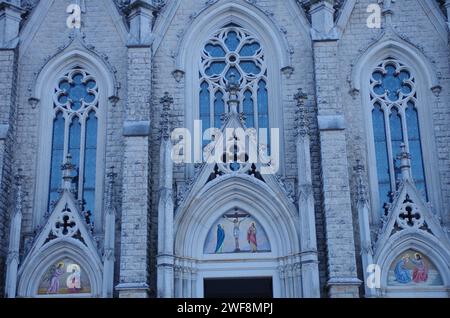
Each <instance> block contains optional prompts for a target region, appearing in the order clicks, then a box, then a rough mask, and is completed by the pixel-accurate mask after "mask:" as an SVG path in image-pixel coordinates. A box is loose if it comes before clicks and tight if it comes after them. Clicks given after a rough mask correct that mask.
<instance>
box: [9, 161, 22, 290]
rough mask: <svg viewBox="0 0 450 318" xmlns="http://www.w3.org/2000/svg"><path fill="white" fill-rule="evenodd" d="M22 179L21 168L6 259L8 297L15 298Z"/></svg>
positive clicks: (17, 179)
mask: <svg viewBox="0 0 450 318" xmlns="http://www.w3.org/2000/svg"><path fill="white" fill-rule="evenodd" d="M22 180H23V177H22V176H21V169H19V173H18V174H17V176H16V200H15V208H14V213H13V216H12V218H11V223H10V227H9V248H8V258H7V261H6V265H7V269H6V297H7V298H15V297H16V289H17V271H18V269H19V255H20V236H21V233H22V231H21V230H22V199H23V196H22Z"/></svg>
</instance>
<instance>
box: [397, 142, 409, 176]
mask: <svg viewBox="0 0 450 318" xmlns="http://www.w3.org/2000/svg"><path fill="white" fill-rule="evenodd" d="M400 148H401V149H402V151H401V153H400V154H399V155H398V156H397V159H398V160H400V170H401V173H402V181H406V180H409V181H411V155H410V153H409V152H408V151H407V150H406V145H405V144H404V143H402V144H401V145H400Z"/></svg>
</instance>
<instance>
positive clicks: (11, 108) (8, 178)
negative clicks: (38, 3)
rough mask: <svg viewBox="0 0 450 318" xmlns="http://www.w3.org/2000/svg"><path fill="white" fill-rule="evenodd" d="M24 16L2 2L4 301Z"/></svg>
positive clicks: (0, 253) (0, 278) (0, 248)
mask: <svg viewBox="0 0 450 318" xmlns="http://www.w3.org/2000/svg"><path fill="white" fill-rule="evenodd" d="M23 13H24V11H23V10H22V9H21V8H20V4H19V1H10V2H6V1H0V297H2V296H3V295H4V286H5V273H6V268H5V267H6V259H7V250H8V241H9V239H8V231H9V230H8V228H9V219H10V218H9V214H11V213H10V212H11V204H10V203H11V199H12V197H11V195H12V186H13V177H12V175H13V174H14V171H13V166H12V157H13V154H12V151H13V147H12V145H13V136H14V125H15V121H16V107H15V106H16V94H17V92H16V86H17V85H16V84H17V45H18V43H19V38H18V36H19V25H20V21H21V16H22V14H23Z"/></svg>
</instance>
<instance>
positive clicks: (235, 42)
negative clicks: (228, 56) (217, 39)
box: [225, 31, 240, 52]
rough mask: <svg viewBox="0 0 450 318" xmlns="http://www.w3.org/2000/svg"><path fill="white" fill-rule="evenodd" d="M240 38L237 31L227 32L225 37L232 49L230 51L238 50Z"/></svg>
mask: <svg viewBox="0 0 450 318" xmlns="http://www.w3.org/2000/svg"><path fill="white" fill-rule="evenodd" d="M239 43H240V40H239V39H238V37H237V33H236V32H234V31H231V32H229V33H228V34H227V37H226V39H225V44H226V46H227V48H228V50H230V52H234V51H236V49H237V47H238V46H239Z"/></svg>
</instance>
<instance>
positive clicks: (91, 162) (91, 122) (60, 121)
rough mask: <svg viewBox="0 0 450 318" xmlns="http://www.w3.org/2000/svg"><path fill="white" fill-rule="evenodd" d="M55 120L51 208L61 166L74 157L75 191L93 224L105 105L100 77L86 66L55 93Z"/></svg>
mask: <svg viewBox="0 0 450 318" xmlns="http://www.w3.org/2000/svg"><path fill="white" fill-rule="evenodd" d="M52 94H53V95H52V102H53V105H52V110H51V112H50V116H51V117H52V118H53V121H52V127H51V128H50V130H51V131H52V134H51V142H50V143H51V150H50V163H49V166H50V175H49V181H48V196H47V197H48V199H47V209H48V210H51V209H52V205H54V204H55V203H56V201H57V200H58V199H59V189H60V185H61V180H62V174H61V165H62V164H63V162H64V160H65V158H66V157H67V156H68V155H69V154H70V156H71V157H72V163H73V164H74V165H75V170H76V172H75V175H74V179H73V180H74V181H73V191H74V195H75V198H76V199H77V200H78V201H79V202H80V206H81V207H82V209H83V211H82V212H83V213H84V215H85V216H86V221H87V222H88V223H90V224H91V225H93V220H94V213H95V209H96V194H97V193H96V183H97V162H98V154H99V152H98V138H99V135H98V131H99V121H101V119H102V116H100V112H101V105H99V87H98V84H97V80H96V78H95V77H94V76H93V75H92V74H91V73H89V71H87V70H85V69H84V68H83V67H80V66H75V67H73V68H71V69H70V70H68V71H66V72H65V73H64V75H63V76H61V77H60V78H59V79H58V80H57V81H56V83H55V87H54V89H53V92H52Z"/></svg>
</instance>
